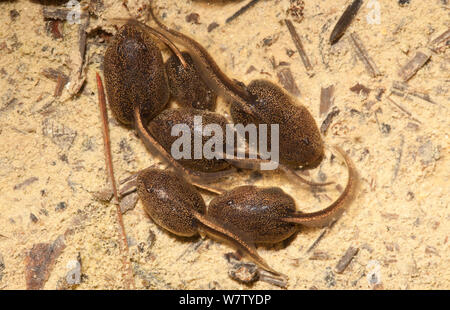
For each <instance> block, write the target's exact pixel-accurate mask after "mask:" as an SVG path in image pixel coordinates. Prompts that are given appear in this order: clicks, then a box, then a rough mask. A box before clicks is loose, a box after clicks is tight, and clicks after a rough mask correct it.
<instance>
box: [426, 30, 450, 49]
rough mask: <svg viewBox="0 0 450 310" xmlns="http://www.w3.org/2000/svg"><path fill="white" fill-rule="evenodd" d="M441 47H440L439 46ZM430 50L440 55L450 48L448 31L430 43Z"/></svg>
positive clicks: (449, 32)
mask: <svg viewBox="0 0 450 310" xmlns="http://www.w3.org/2000/svg"><path fill="white" fill-rule="evenodd" d="M441 45H442V46H441ZM429 46H430V48H431V50H432V51H433V52H435V53H440V52H441V51H443V50H445V48H447V47H449V46H450V29H448V30H447V31H445V32H444V33H443V34H441V35H440V36H438V37H437V38H436V39H434V40H433V41H431V43H430V45H429Z"/></svg>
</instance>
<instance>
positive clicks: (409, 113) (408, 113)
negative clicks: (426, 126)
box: [386, 95, 422, 124]
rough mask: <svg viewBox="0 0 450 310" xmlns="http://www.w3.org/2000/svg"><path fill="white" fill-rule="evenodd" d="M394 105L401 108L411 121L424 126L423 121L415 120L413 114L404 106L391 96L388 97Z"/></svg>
mask: <svg viewBox="0 0 450 310" xmlns="http://www.w3.org/2000/svg"><path fill="white" fill-rule="evenodd" d="M386 98H387V99H388V100H389V101H390V102H391V103H392V104H393V105H395V106H396V107H397V108H399V109H400V110H401V111H402V112H403V113H405V114H406V115H408V116H409V118H410V119H412V120H413V121H415V122H417V123H419V124H422V122H421V121H419V120H418V119H416V118H414V117H413V116H412V114H411V112H409V111H408V110H406V109H405V108H404V107H403V106H401V105H400V104H399V103H397V102H395V101H394V100H392V98H391V96H390V95H389V96H387V97H386Z"/></svg>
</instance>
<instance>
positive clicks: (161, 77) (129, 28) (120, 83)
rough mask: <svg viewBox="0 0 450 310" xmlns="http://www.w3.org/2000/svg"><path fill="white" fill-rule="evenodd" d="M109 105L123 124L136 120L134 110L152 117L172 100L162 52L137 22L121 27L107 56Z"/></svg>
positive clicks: (105, 64) (105, 71) (106, 80)
mask: <svg viewBox="0 0 450 310" xmlns="http://www.w3.org/2000/svg"><path fill="white" fill-rule="evenodd" d="M104 75H105V84H106V93H107V96H108V101H109V105H110V107H111V110H112V111H113V113H114V115H115V116H116V118H117V119H118V120H119V121H120V122H121V123H123V124H126V125H130V124H133V123H134V115H133V111H134V108H135V107H139V109H140V112H141V114H142V115H144V116H145V117H148V118H153V117H154V116H156V115H157V114H158V113H160V112H161V111H162V110H163V109H164V108H165V106H166V104H167V102H168V101H169V95H170V93H169V84H168V80H167V75H166V71H165V68H164V63H163V59H162V55H161V51H160V49H159V48H158V46H157V45H156V44H155V42H154V41H153V39H152V38H151V36H150V35H149V34H148V33H147V32H146V31H145V30H143V29H142V28H141V27H138V26H136V24H135V23H131V22H130V23H127V24H125V25H123V26H122V28H121V29H120V30H119V31H118V33H117V34H116V35H115V36H114V38H113V40H112V43H111V44H110V45H109V47H108V49H107V50H106V53H105V58H104Z"/></svg>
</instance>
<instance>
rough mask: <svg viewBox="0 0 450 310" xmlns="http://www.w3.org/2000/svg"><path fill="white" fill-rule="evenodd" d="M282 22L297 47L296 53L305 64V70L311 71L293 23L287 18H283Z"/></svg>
mask: <svg viewBox="0 0 450 310" xmlns="http://www.w3.org/2000/svg"><path fill="white" fill-rule="evenodd" d="M284 22H285V23H286V26H287V28H288V30H289V33H290V34H291V38H292V41H294V44H295V46H296V47H297V50H298V53H299V55H300V57H301V59H302V62H303V64H304V65H305V68H306V70H308V71H311V70H312V69H313V68H312V65H311V62H310V61H309V58H308V55H306V53H305V49H304V48H303V44H302V41H301V40H300V37H299V36H298V33H297V31H296V30H295V27H294V25H293V24H292V22H291V21H290V20H289V19H285V20H284Z"/></svg>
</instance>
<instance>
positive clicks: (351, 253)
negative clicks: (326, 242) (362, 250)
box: [335, 246, 359, 273]
mask: <svg viewBox="0 0 450 310" xmlns="http://www.w3.org/2000/svg"><path fill="white" fill-rule="evenodd" d="M358 251H359V248H354V247H352V246H351V247H349V248H348V249H347V251H346V252H345V254H344V256H342V257H341V259H340V260H339V262H338V263H337V265H336V268H335V270H336V272H337V273H343V272H344V270H345V269H346V268H347V266H348V265H349V264H350V262H351V261H352V259H353V257H355V255H356V254H358Z"/></svg>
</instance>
